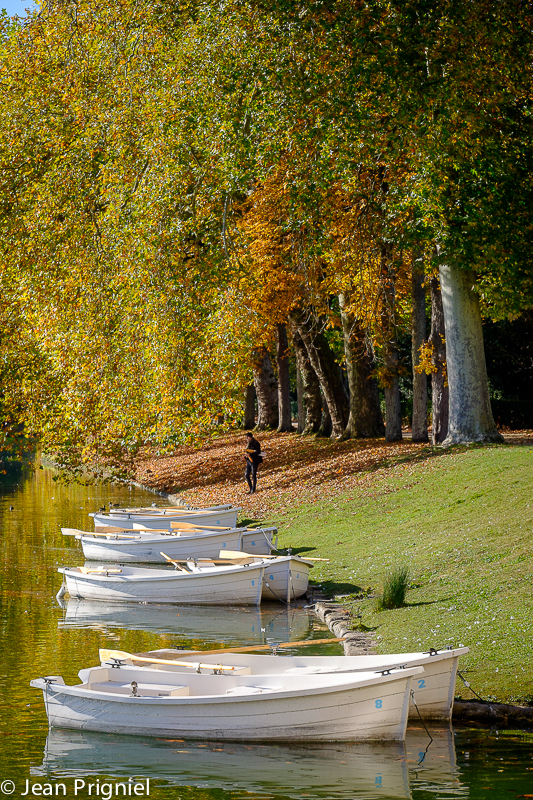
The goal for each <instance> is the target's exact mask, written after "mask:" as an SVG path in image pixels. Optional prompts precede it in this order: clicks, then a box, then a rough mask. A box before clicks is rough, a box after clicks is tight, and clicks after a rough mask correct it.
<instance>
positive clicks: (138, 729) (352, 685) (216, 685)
mask: <svg viewBox="0 0 533 800" xmlns="http://www.w3.org/2000/svg"><path fill="white" fill-rule="evenodd" d="M421 673H422V669H421V668H420V667H414V668H412V669H405V670H397V671H395V672H390V673H388V674H379V673H354V674H350V675H305V676H301V675H283V676H280V675H270V676H261V678H260V680H257V679H255V678H252V679H251V678H250V676H247V675H227V674H224V675H220V674H217V675H211V676H208V675H198V674H196V673H194V672H192V673H191V672H189V673H188V674H180V675H177V674H176V673H175V672H167V671H164V670H155V669H154V670H152V669H139V668H136V667H119V668H117V669H113V668H111V667H93V668H91V669H87V670H81V671H80V673H79V676H80V679H81V681H82V683H81V684H80V685H76V686H66V685H65V683H64V681H63V679H62V678H61V677H58V676H50V677H47V678H38V679H36V680H33V681H31V686H33V687H34V688H37V689H42V691H43V695H44V701H45V707H46V712H47V715H48V721H49V724H50V726H51V727H59V728H74V729H78V730H81V729H83V730H88V731H98V732H102V733H119V734H121V733H131V734H138V735H143V736H171V737H180V738H181V737H183V738H192V739H216V740H241V741H242V740H244V741H253V740H255V741H262V740H263V741H283V742H287V741H311V742H324V741H357V740H378V741H380V740H382V741H386V740H396V741H401V740H403V739H404V738H405V729H406V725H407V710H408V701H409V691H410V687H411V679H412V677H413V676H418V675H420V674H421Z"/></svg>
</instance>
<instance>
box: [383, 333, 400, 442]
mask: <svg viewBox="0 0 533 800" xmlns="http://www.w3.org/2000/svg"><path fill="white" fill-rule="evenodd" d="M398 362H399V357H398V348H397V347H396V343H395V342H390V343H389V345H388V349H387V352H386V353H385V367H386V369H387V373H388V377H387V383H386V385H385V387H384V392H385V441H386V442H401V441H402V406H401V402H400V379H399V376H398Z"/></svg>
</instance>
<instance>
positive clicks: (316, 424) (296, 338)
mask: <svg viewBox="0 0 533 800" xmlns="http://www.w3.org/2000/svg"><path fill="white" fill-rule="evenodd" d="M291 330H292V337H293V342H294V352H295V353H296V364H297V367H298V372H299V374H300V376H301V380H302V403H303V406H304V409H305V416H304V409H302V415H301V424H300V405H299V404H298V432H299V433H302V434H311V433H318V431H319V429H320V422H321V420H322V395H321V394H320V383H319V381H318V378H317V376H316V372H315V371H314V369H313V367H312V366H311V362H310V361H309V355H308V353H307V348H306V346H305V344H304V341H303V339H302V337H301V336H300V334H299V333H298V328H297V327H296V325H292V326H291ZM300 428H301V430H300Z"/></svg>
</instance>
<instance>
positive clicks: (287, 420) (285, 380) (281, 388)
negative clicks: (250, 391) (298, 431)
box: [276, 323, 292, 433]
mask: <svg viewBox="0 0 533 800" xmlns="http://www.w3.org/2000/svg"><path fill="white" fill-rule="evenodd" d="M276 360H277V367H278V409H279V422H278V432H280V433H282V432H286V431H292V415H291V395H290V391H291V386H290V378H289V342H288V340H287V329H286V327H285V325H284V324H283V323H280V324H278V325H277V326H276Z"/></svg>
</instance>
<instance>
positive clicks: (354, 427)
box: [339, 294, 385, 439]
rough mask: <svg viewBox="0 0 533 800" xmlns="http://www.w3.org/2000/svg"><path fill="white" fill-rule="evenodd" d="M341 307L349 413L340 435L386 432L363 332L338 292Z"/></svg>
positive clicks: (371, 434) (352, 437)
mask: <svg viewBox="0 0 533 800" xmlns="http://www.w3.org/2000/svg"><path fill="white" fill-rule="evenodd" d="M339 302H340V308H341V320H342V332H343V337H344V353H345V356H346V372H347V375H348V385H349V388H350V414H349V417H348V423H347V425H346V428H345V430H344V434H343V437H342V438H343V439H350V438H351V439H358V438H360V437H375V436H383V435H384V434H385V425H384V424H383V416H382V414H381V406H380V402H379V391H378V385H377V383H376V381H375V379H374V378H373V377H372V368H373V364H372V359H371V357H370V354H369V352H368V349H367V347H366V342H365V334H364V331H363V330H362V329H361V327H360V326H359V325H358V324H357V323H356V322H355V320H354V319H353V317H352V316H351V315H350V314H348V313H347V312H346V311H345V308H346V298H345V296H344V295H343V294H341V295H339Z"/></svg>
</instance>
